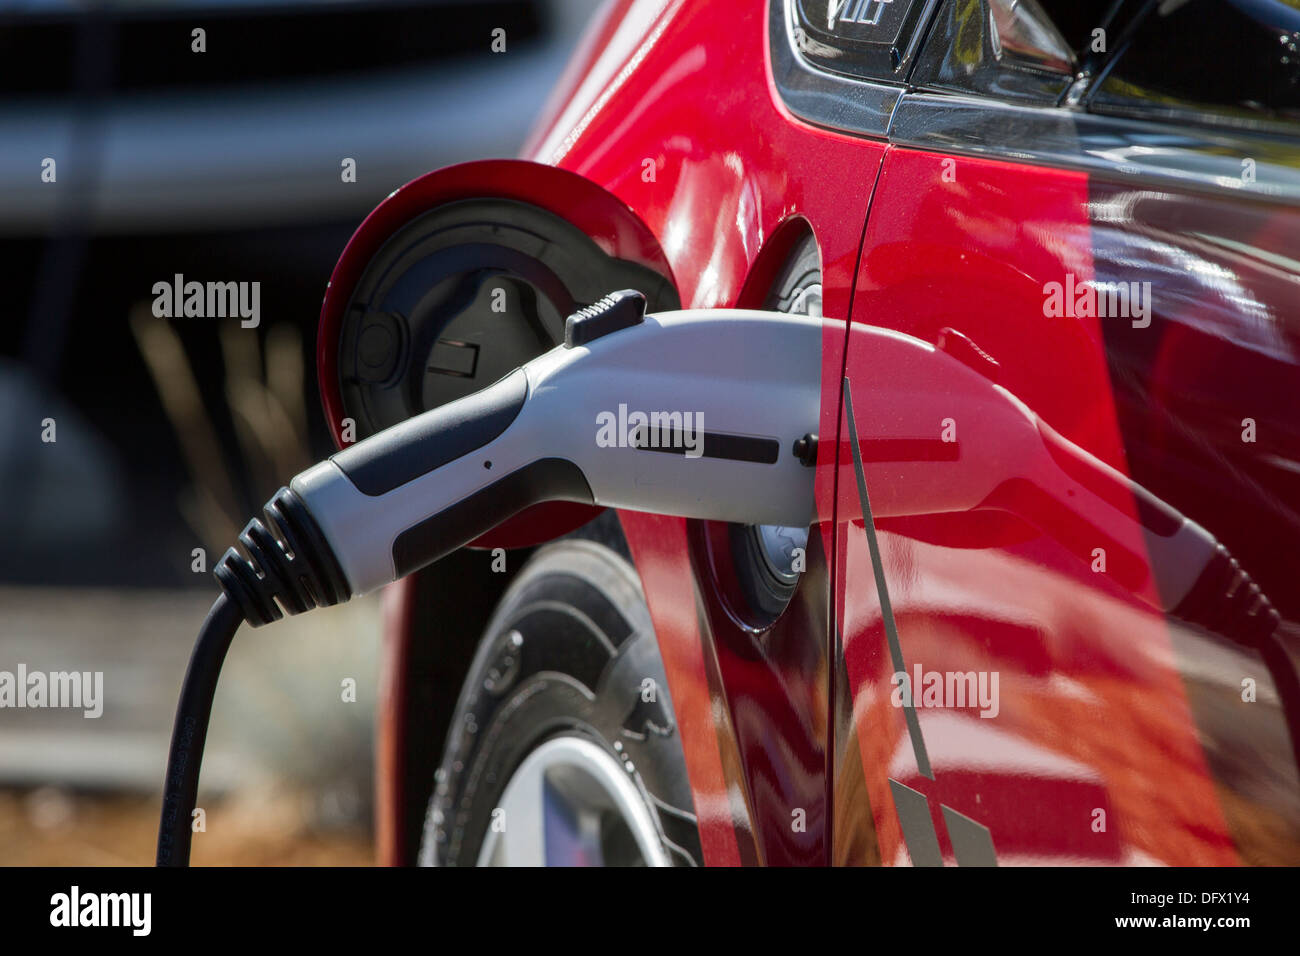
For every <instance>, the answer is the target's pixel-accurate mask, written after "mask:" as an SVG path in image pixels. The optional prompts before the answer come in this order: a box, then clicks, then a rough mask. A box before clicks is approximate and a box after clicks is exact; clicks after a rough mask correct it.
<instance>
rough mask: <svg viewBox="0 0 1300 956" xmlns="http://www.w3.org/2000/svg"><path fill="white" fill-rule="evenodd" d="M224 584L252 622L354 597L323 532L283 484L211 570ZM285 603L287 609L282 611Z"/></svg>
mask: <svg viewBox="0 0 1300 956" xmlns="http://www.w3.org/2000/svg"><path fill="white" fill-rule="evenodd" d="M213 574H215V575H216V578H217V582H218V583H219V584H220V585H221V589H222V590H223V591H225V592H226V595H227V596H228V597H229V598H230V600H232V601H234V602H235V603H236V604H238V605H239V607H240V610H242V611H243V612H244V620H246V621H247V622H248V623H249V624H251V625H252V626H254V627H260V626H262V625H263V624H270V623H271V622H272V621H278V620H280V618H281V617H283V616H284V612H285V611H287V612H288V613H290V614H301V613H302V612H303V611H310V610H311V609H312V608H316V607H328V606H330V605H331V604H340V603H342V602H343V601H346V600H347V599H348V598H350V597H351V596H352V592H351V589H350V588H349V587H348V583H347V578H345V577H344V576H343V571H342V569H341V568H340V567H339V564H338V561H337V559H336V558H335V557H334V552H333V551H332V550H331V549H330V546H329V543H328V542H327V541H326V540H325V536H324V535H323V534H321V531H320V528H319V527H317V525H316V522H315V521H314V520H313V519H312V516H311V513H310V512H308V510H307V508H306V506H305V505H304V504H303V503H302V499H301V498H299V497H298V496H297V495H296V494H294V492H293V491H292V490H291V489H289V488H281V489H280V490H279V491H277V492H276V493H275V496H274V497H273V498H271V500H270V501H268V502H267V503H266V507H265V508H263V509H262V517H260V518H254V519H253V520H252V521H250V522H249V523H248V524H247V526H245V528H244V530H243V532H242V533H241V534H240V536H239V543H238V544H237V545H235V546H234V547H233V548H231V549H230V550H228V551H227V552H226V553H225V554H224V555H222V557H221V560H220V561H218V562H217V566H216V568H215V569H214V570H213ZM282 608H283V610H281V609H282Z"/></svg>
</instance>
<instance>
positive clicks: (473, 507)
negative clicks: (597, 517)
mask: <svg viewBox="0 0 1300 956" xmlns="http://www.w3.org/2000/svg"><path fill="white" fill-rule="evenodd" d="M543 501H574V502H578V503H580V504H587V505H590V504H595V500H594V497H593V495H592V493H591V486H590V485H589V484H587V476H586V475H584V474H583V473H582V469H581V468H579V467H578V466H577V465H575V464H574V463H573V462H571V461H569V460H568V459H566V458H542V459H540V460H538V461H535V462H533V463H532V464H531V465H525V466H524V467H523V468H520V469H518V470H516V471H513V472H511V473H510V474H508V475H506V476H505V477H504V478H501V479H500V480H498V481H494V482H493V483H492V484H490V485H488V486H487V487H486V488H483V489H481V490H479V491H476V492H474V494H472V495H470V496H469V497H467V498H463V499H461V500H460V501H458V502H456V503H455V504H454V505H452V506H451V507H449V508H445V509H443V510H442V511H439V512H438V513H437V514H436V515H432V516H430V517H428V518H425V519H424V520H423V521H421V522H420V523H419V524H417V525H413V526H412V527H410V528H408V529H406V530H405V531H403V532H402V533H401V534H400V535H398V536H397V540H396V541H394V542H393V564H394V565H395V566H396V569H397V576H398V577H399V578H400V577H404V576H406V575H408V574H410V573H411V572H412V571H417V570H419V569H420V568H422V567H424V566H425V565H427V564H432V563H433V562H434V561H437V560H438V559H439V558H441V557H443V556H444V555H447V554H450V553H451V552H452V551H455V550H456V549H457V548H459V547H461V546H462V545H465V544H468V543H469V542H471V541H473V540H474V539H475V538H477V537H479V536H480V535H482V534H484V533H485V532H487V531H490V530H491V529H493V528H495V527H496V526H497V525H499V524H500V523H501V522H503V521H505V520H506V519H507V518H510V517H512V516H514V515H516V514H518V513H519V512H521V511H523V510H524V509H525V508H527V507H529V506H530V505H535V504H538V503H539V502H543Z"/></svg>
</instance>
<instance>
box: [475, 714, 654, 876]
mask: <svg viewBox="0 0 1300 956" xmlns="http://www.w3.org/2000/svg"><path fill="white" fill-rule="evenodd" d="M478 865H479V866H670V865H671V861H670V860H669V858H668V854H667V852H666V851H665V850H664V847H663V842H662V840H661V839H660V837H659V828H658V827H657V826H656V825H655V821H654V818H653V816H652V815H651V812H650V808H649V807H648V806H647V804H646V800H645V798H644V797H643V796H642V794H641V791H640V790H639V789H638V788H637V786H636V784H634V783H633V782H632V779H631V775H630V773H629V771H628V770H627V769H625V768H624V766H623V765H622V764H621V763H619V761H618V760H617V759H615V758H614V757H613V756H611V755H610V754H609V752H608V751H606V750H604V749H603V748H601V747H599V746H597V745H596V744H594V743H592V742H591V741H589V740H586V739H584V738H581V737H572V736H566V737H553V738H551V739H550V740H547V741H545V742H544V743H543V744H542V745H541V746H539V747H538V748H537V749H536V750H534V751H532V752H531V753H530V754H529V755H528V756H527V757H526V758H524V761H523V762H522V763H521V764H520V765H519V767H518V768H517V769H516V770H515V772H514V773H513V774H512V775H511V777H510V780H509V781H508V782H507V783H506V786H505V789H504V790H503V791H502V794H501V801H500V805H499V806H498V807H496V808H495V809H494V810H493V812H492V819H491V822H490V823H489V825H488V832H487V835H486V836H485V837H484V840H483V846H482V849H481V850H480V851H479V855H478Z"/></svg>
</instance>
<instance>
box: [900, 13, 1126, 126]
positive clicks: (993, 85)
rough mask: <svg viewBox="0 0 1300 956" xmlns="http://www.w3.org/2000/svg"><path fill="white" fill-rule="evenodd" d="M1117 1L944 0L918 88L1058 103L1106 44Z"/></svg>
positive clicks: (917, 75)
mask: <svg viewBox="0 0 1300 956" xmlns="http://www.w3.org/2000/svg"><path fill="white" fill-rule="evenodd" d="M1115 6H1116V3H1115V0H944V2H943V5H942V6H941V7H940V9H939V14H938V16H937V17H936V18H935V22H934V26H933V28H932V29H931V31H930V36H929V38H928V39H927V40H926V43H925V48H924V49H923V51H922V53H921V56H920V57H919V58H918V60H917V65H916V69H915V70H914V71H913V74H912V83H913V84H914V85H916V86H919V87H923V88H926V89H934V90H952V91H957V92H963V93H977V94H982V95H987V96H995V97H998V98H999V99H1006V100H1012V101H1016V100H1020V101H1029V102H1032V103H1036V104H1040V105H1051V104H1054V103H1056V101H1057V100H1058V99H1059V98H1060V96H1061V94H1063V93H1064V92H1065V90H1066V88H1067V87H1068V86H1069V85H1070V82H1071V81H1072V80H1073V78H1074V76H1075V74H1076V73H1077V72H1078V71H1079V69H1080V68H1081V67H1082V65H1083V64H1084V63H1086V62H1089V61H1090V57H1091V56H1092V55H1093V54H1094V53H1097V52H1098V50H1099V49H1100V50H1104V48H1105V39H1106V38H1105V36H1104V35H1103V36H1101V37H1100V38H1099V37H1098V35H1097V33H1096V32H1095V31H1098V30H1104V29H1105V28H1106V27H1108V26H1109V23H1110V20H1111V17H1112V13H1113V8H1114V7H1115Z"/></svg>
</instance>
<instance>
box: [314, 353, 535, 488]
mask: <svg viewBox="0 0 1300 956" xmlns="http://www.w3.org/2000/svg"><path fill="white" fill-rule="evenodd" d="M527 398H528V375H527V374H526V373H525V372H524V370H523V369H515V370H514V371H513V372H511V373H510V374H509V375H507V376H506V377H505V378H503V379H501V380H500V381H498V382H496V383H495V384H493V385H489V386H488V387H487V388H485V389H483V390H482V391H481V392H475V393H473V394H472V395H467V396H465V397H464V398H462V399H458V400H457V401H454V402H451V403H449V404H447V405H440V406H438V407H437V408H434V409H430V410H429V411H427V412H424V413H423V414H420V415H416V416H415V417H414V418H412V419H408V420H407V421H404V422H402V423H401V424H399V425H394V426H393V427H391V428H387V429H385V430H384V431H382V432H380V433H379V434H378V435H374V436H373V437H371V438H368V439H366V441H364V442H362V443H361V444H359V445H356V446H355V447H353V448H348V449H345V450H343V451H341V452H339V453H338V454H336V455H333V456H332V457H331V459H330V460H331V461H333V462H334V464H336V465H338V466H339V469H340V470H341V471H342V472H343V473H344V474H345V475H347V476H348V479H349V480H350V481H351V482H352V483H353V484H354V485H356V486H357V489H358V490H359V491H361V492H362V493H363V494H367V495H371V496H372V497H373V496H376V495H383V494H387V493H388V492H390V491H392V490H393V489H394V488H397V487H398V486H400V485H404V484H406V483H407V482H408V481H414V480H415V479H416V478H419V477H420V476H421V475H425V474H428V473H429V472H431V471H433V470H434V469H435V468H441V467H442V466H443V465H445V464H447V463H448V462H451V461H455V460H456V459H457V458H462V457H464V456H465V455H468V454H469V453H470V452H472V451H475V450H476V449H479V448H482V447H483V446H484V445H486V444H487V443H488V442H490V441H492V440H494V439H495V438H498V437H499V436H500V435H501V433H502V432H504V431H505V430H506V429H507V428H509V427H510V423H511V422H513V421H514V420H515V418H517V417H518V415H519V410H520V409H521V408H523V407H524V401H525V400H526V399H527Z"/></svg>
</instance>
